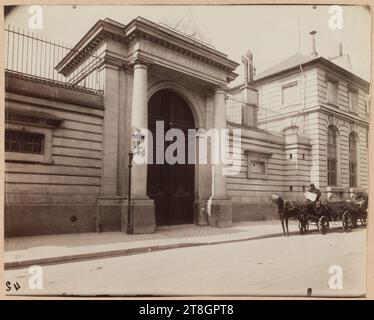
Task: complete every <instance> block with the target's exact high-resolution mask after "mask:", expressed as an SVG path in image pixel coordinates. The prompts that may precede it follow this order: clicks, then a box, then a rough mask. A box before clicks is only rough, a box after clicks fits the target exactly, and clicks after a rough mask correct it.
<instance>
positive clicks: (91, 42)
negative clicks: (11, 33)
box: [56, 17, 239, 85]
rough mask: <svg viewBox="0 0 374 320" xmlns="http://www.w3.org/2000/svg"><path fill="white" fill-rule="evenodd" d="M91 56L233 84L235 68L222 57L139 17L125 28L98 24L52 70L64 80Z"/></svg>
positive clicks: (103, 21)
mask: <svg viewBox="0 0 374 320" xmlns="http://www.w3.org/2000/svg"><path fill="white" fill-rule="evenodd" d="M92 53H95V54H96V55H97V56H98V59H102V60H103V61H104V60H105V59H107V57H110V58H111V59H113V57H115V56H116V57H118V58H119V60H121V62H124V63H125V64H128V65H131V63H132V62H133V61H134V60H137V59H142V60H146V61H149V62H150V63H152V64H157V65H161V66H163V67H166V68H170V69H172V70H175V71H178V72H181V73H184V74H188V75H190V76H192V77H196V78H199V79H201V80H204V81H206V82H209V83H210V84H213V85H226V84H227V83H229V82H231V81H232V80H234V79H235V78H236V77H237V74H236V73H235V72H234V70H235V69H236V68H237V67H238V66H239V64H238V63H236V62H234V61H232V60H230V59H228V57H227V55H226V54H223V53H222V52H219V51H218V50H216V49H213V48H210V47H208V46H207V45H205V44H203V43H200V42H198V41H196V40H194V39H192V38H190V37H187V36H186V35H183V34H181V33H179V32H177V31H176V30H173V29H170V28H167V27H164V26H162V25H160V24H156V23H154V22H151V21H149V20H147V19H144V18H142V17H138V18H136V19H134V20H132V21H131V22H130V23H128V24H127V25H123V24H121V23H118V22H115V21H113V20H111V19H105V20H99V21H98V22H97V23H96V24H95V25H94V26H93V27H92V28H91V29H90V30H89V31H88V32H87V33H86V35H85V36H84V37H83V38H82V39H81V40H80V41H79V42H78V43H77V44H76V45H75V46H74V48H73V49H72V50H71V51H70V52H69V53H68V54H67V55H66V56H65V57H64V58H63V59H62V60H61V61H60V63H59V64H58V65H57V66H56V69H57V70H58V71H59V72H60V73H62V74H64V75H65V76H67V75H69V74H71V73H72V72H74V71H75V70H76V68H77V67H78V66H79V65H81V64H82V63H83V62H84V61H85V59H87V56H88V55H90V54H92Z"/></svg>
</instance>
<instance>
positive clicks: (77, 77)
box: [4, 26, 103, 92]
mask: <svg viewBox="0 0 374 320" xmlns="http://www.w3.org/2000/svg"><path fill="white" fill-rule="evenodd" d="M4 45H5V70H6V71H7V72H10V73H16V74H21V75H27V76H31V77H35V78H38V79H45V80H51V81H53V82H56V83H64V84H68V85H71V86H75V87H80V88H86V89H91V90H95V91H98V92H102V91H103V81H102V75H101V74H100V72H99V70H98V65H99V63H100V57H98V56H95V55H87V56H86V59H85V61H84V62H83V63H82V64H81V65H79V66H78V67H77V68H76V70H75V71H74V72H72V73H71V74H70V75H69V76H67V77H65V76H64V75H62V74H60V73H58V72H57V70H56V69H55V66H56V65H57V64H58V63H59V62H60V61H61V60H62V59H63V57H65V56H66V55H67V54H68V53H69V52H71V51H73V48H72V47H70V46H68V45H66V44H64V43H63V42H62V41H54V40H50V39H47V37H45V36H44V37H43V36H42V35H39V34H34V33H30V32H29V31H27V32H25V31H24V30H20V29H19V28H17V29H16V28H15V27H12V28H11V27H10V26H8V27H7V28H5V35H4Z"/></svg>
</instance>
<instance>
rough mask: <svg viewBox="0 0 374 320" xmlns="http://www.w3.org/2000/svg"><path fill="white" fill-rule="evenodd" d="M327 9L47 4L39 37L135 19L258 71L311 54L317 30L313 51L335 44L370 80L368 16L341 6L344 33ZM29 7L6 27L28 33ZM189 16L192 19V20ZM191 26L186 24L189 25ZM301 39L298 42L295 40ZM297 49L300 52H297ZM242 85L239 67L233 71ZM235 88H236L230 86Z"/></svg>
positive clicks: (330, 52)
mask: <svg viewBox="0 0 374 320" xmlns="http://www.w3.org/2000/svg"><path fill="white" fill-rule="evenodd" d="M329 7H330V6H327V5H325V6H324V5H319V6H317V7H316V8H313V6H312V5H304V6H300V5H297V6H296V5H278V6H275V5H267V6H260V5H230V6H229V5H221V6H213V5H210V6H196V5H194V6H192V5H191V6H182V5H175V6H165V5H164V6H161V5H158V6H155V5H153V6H150V5H143V6H134V5H120V6H117V5H96V6H93V5H77V6H72V5H63V6H61V5H47V6H42V8H43V28H42V29H41V30H37V33H39V34H43V35H44V36H47V37H48V38H50V39H53V40H60V41H64V43H66V44H70V45H74V44H75V43H76V42H77V41H78V40H79V39H80V38H81V37H82V36H83V35H84V34H85V33H86V32H87V31H88V30H89V29H90V28H91V27H92V26H93V25H94V24H95V23H96V21H97V20H99V19H104V18H107V17H108V18H111V19H113V20H116V21H118V22H121V23H123V24H127V23H128V22H130V21H131V20H132V19H134V18H136V17H137V16H142V17H144V18H146V19H149V20H151V21H153V22H156V23H167V24H168V25H170V26H176V25H177V24H178V22H180V21H181V19H182V18H183V17H185V19H182V22H180V23H179V26H183V25H184V24H187V25H188V26H189V27H188V29H189V30H191V29H196V30H197V31H198V32H199V34H200V35H201V38H202V39H204V40H205V41H208V42H209V43H210V44H211V45H213V46H214V47H215V48H216V49H217V50H219V51H221V52H223V53H225V54H227V55H228V57H229V58H230V59H232V60H234V61H236V62H238V63H241V56H242V55H243V54H244V53H245V52H246V51H247V50H248V49H250V50H251V51H252V53H253V59H254V64H255V67H256V70H257V72H258V73H259V72H261V71H263V70H265V69H267V68H269V67H271V66H273V65H274V64H276V63H278V62H280V61H282V60H284V59H286V58H288V57H289V56H291V55H293V54H295V53H297V52H300V53H302V54H306V55H309V54H310V53H311V51H312V46H311V36H310V35H309V32H310V31H312V30H316V31H317V35H316V47H317V52H318V53H319V55H321V56H324V57H326V58H328V57H332V56H336V55H337V54H338V46H339V42H342V44H343V51H344V53H348V54H349V55H350V58H351V61H352V69H353V72H354V73H355V74H356V75H358V76H359V77H361V78H363V79H365V80H369V79H370V54H371V52H370V49H371V48H370V43H371V42H370V29H371V13H370V11H369V9H368V8H366V7H361V6H342V8H343V20H342V21H343V28H342V29H335V30H332V29H330V27H329V19H330V17H331V14H330V13H329ZM28 10H29V6H18V7H16V8H15V9H13V10H12V11H11V12H10V14H9V15H8V16H7V17H6V18H5V25H10V26H15V27H16V28H17V27H19V28H20V29H21V30H22V29H24V30H25V31H27V30H29V31H31V32H34V33H36V30H30V29H29V18H30V17H31V14H30V13H29V12H28ZM191 17H192V18H191ZM188 22H189V23H188ZM299 39H300V41H299ZM299 48H300V51H299ZM236 72H237V73H239V75H240V77H238V81H240V79H241V80H242V75H243V67H242V66H240V67H238V69H237V70H236ZM232 84H235V83H232Z"/></svg>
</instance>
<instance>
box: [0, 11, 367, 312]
mask: <svg viewBox="0 0 374 320" xmlns="http://www.w3.org/2000/svg"><path fill="white" fill-rule="evenodd" d="M371 19H372V14H371V9H370V7H368V6H359V5H337V4H336V5H327V4H326V5H312V4H305V5H296V4H293V5H291V4H283V5H280V4H278V5H275V4H273V5H260V4H257V5H253V4H252V5H245V4H242V5H228V4H227V5H125V4H123V5H103V4H102V5H98V4H97V5H81V4H76V5H71V4H66V5H56V4H50V5H38V4H34V5H31V4H30V5H12V6H10V5H9V6H5V7H4V31H3V42H4V46H3V57H4V58H3V59H4V60H3V61H4V62H3V63H4V82H5V89H4V106H5V108H4V120H5V123H4V134H3V135H2V136H3V138H4V191H5V192H4V208H3V209H4V221H3V223H4V269H5V271H4V278H5V294H6V295H7V296H8V295H9V296H59V297H60V296H65V297H66V296H68V297H69V296H85V297H87V296H114V297H118V296H121V297H136V296H142V297H197V296H199V297H201V296H203V297H208V296H210V297H211V296H213V297H224V296H225V297H227V296H229V297H251V296H271V297H285V296H291V297H322V298H327V297H329V298H332V297H346V298H347V297H354V298H363V297H365V296H366V293H367V291H366V286H367V283H366V279H367V267H366V262H367V259H366V257H367V223H368V220H369V219H368V203H369V200H368V198H369V195H368V192H369V127H370V125H369V117H370V85H371V82H370V81H371V80H370V74H371V27H372V20H371ZM223 306H224V305H223ZM226 307H227V308H228V309H227V310H220V311H222V312H224V313H225V312H226V314H227V313H228V314H230V308H229V306H227V305H226ZM144 308H145V309H144V310H141V311H140V314H152V312H156V311H155V310H153V311H152V310H151V309H149V308H148V305H147V306H146V307H144ZM164 311H165V315H167V314H168V312H170V314H171V313H172V312H173V311H172V308H171V309H170V310H168V309H165V310H164ZM177 311H178V312H179V310H177ZM141 312H143V313H141ZM174 312H176V311H174Z"/></svg>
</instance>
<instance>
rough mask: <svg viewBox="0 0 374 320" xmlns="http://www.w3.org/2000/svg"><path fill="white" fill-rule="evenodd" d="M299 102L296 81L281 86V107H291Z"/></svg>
mask: <svg viewBox="0 0 374 320" xmlns="http://www.w3.org/2000/svg"><path fill="white" fill-rule="evenodd" d="M298 102H299V89H298V86H297V81H295V82H292V83H289V84H286V85H284V86H282V105H292V104H296V103H298Z"/></svg>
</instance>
